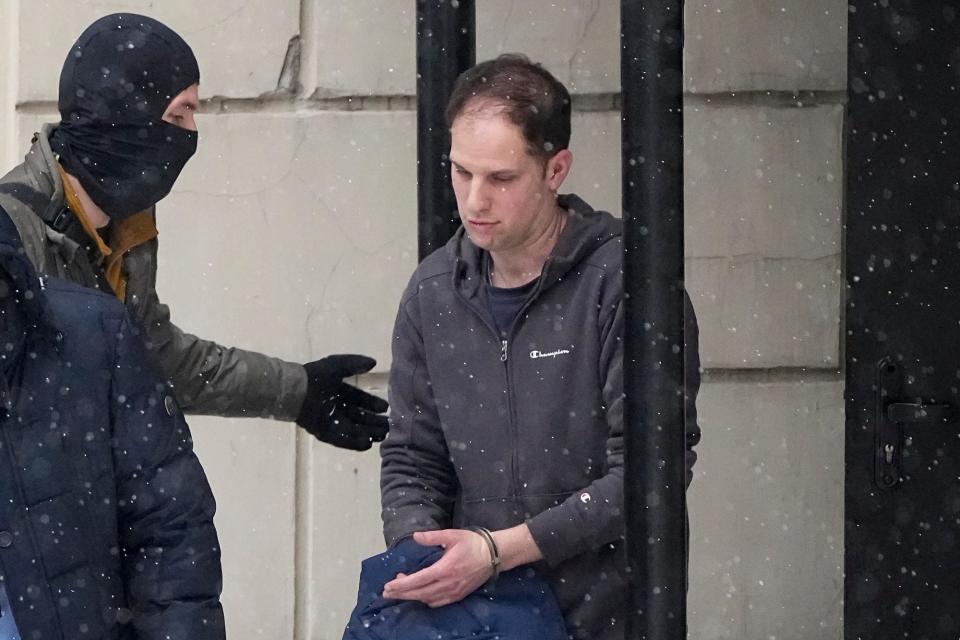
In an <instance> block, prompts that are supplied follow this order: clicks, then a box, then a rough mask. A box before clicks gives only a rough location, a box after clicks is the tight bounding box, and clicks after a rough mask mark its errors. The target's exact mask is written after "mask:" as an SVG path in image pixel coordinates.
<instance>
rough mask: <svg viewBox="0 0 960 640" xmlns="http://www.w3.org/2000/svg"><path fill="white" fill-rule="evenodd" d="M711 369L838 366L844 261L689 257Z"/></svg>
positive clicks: (703, 352)
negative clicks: (842, 263)
mask: <svg viewBox="0 0 960 640" xmlns="http://www.w3.org/2000/svg"><path fill="white" fill-rule="evenodd" d="M686 279H687V287H688V290H689V293H690V297H691V299H692V301H693V306H694V308H695V310H696V313H697V319H698V321H699V325H700V358H701V364H702V366H703V367H704V368H708V369H727V368H730V369H744V368H770V367H820V368H838V367H839V366H840V364H839V355H838V354H839V353H840V350H839V341H840V291H841V286H842V282H843V280H842V277H841V275H840V256H839V255H835V256H828V257H825V258H818V259H813V260H802V259H793V258H755V257H748V258H689V259H688V260H687V261H686Z"/></svg>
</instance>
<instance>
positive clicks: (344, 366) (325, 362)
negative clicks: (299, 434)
mask: <svg viewBox="0 0 960 640" xmlns="http://www.w3.org/2000/svg"><path fill="white" fill-rule="evenodd" d="M376 364H377V361H376V360H374V359H373V358H368V357H367V356H359V355H334V356H327V357H326V358H322V359H320V360H316V361H314V362H308V363H307V364H305V365H303V368H304V369H306V371H307V395H306V397H305V398H304V400H303V408H301V409H300V415H299V416H298V417H297V424H298V425H300V426H301V427H303V428H304V429H305V430H306V431H308V432H309V433H310V434H312V435H313V436H314V437H316V438H317V439H318V440H322V441H323V442H327V443H330V444H332V445H333V446H335V447H342V448H344V449H353V450H355V451H366V450H367V449H369V448H370V447H371V446H373V443H374V442H380V441H381V440H383V439H384V438H385V437H386V436H387V417H386V416H385V415H383V413H384V412H385V411H386V410H387V407H388V405H387V403H386V401H385V400H383V399H381V398H378V397H377V396H374V395H370V394H369V393H367V392H365V391H361V390H360V389H358V388H356V387H354V386H353V385H350V384H347V383H346V382H344V381H343V379H344V378H349V377H351V376H356V375H359V374H361V373H366V372H367V371H370V370H371V369H373V367H374V365H376Z"/></svg>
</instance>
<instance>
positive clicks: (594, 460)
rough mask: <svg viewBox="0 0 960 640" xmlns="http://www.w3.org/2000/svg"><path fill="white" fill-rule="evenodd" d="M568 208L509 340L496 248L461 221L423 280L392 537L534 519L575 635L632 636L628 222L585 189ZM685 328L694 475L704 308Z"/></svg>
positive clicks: (404, 381)
mask: <svg viewBox="0 0 960 640" xmlns="http://www.w3.org/2000/svg"><path fill="white" fill-rule="evenodd" d="M560 203H561V205H562V206H563V207H565V208H566V209H567V210H568V211H569V215H570V217H569V219H568V221H567V225H566V227H565V228H564V231H563V232H562V234H561V237H560V239H559V241H558V242H557V246H556V247H555V248H554V251H553V253H552V255H551V257H550V258H549V259H548V260H547V262H546V264H545V265H544V267H543V272H542V275H541V277H540V279H539V282H538V284H537V285H536V286H535V289H534V290H533V292H532V293H531V294H530V297H529V299H528V300H527V302H526V303H525V305H524V307H523V308H522V309H521V311H520V313H519V314H518V315H517V318H516V320H515V321H514V322H513V325H512V326H511V327H510V329H509V332H508V336H507V338H506V340H501V338H500V335H499V333H498V332H497V331H496V330H495V328H494V327H495V325H494V321H493V317H492V316H491V314H490V311H489V309H488V304H487V300H486V290H485V287H484V286H482V283H483V277H484V267H483V264H484V260H485V256H484V252H483V251H482V250H480V249H478V248H477V247H476V246H475V245H474V244H473V243H471V242H470V240H469V239H468V238H467V236H466V234H465V233H464V231H463V229H461V230H460V231H458V233H457V234H456V235H455V236H454V238H452V239H451V241H450V242H449V243H448V244H447V246H446V247H445V248H443V249H440V250H438V251H436V252H434V253H433V254H432V255H430V256H429V257H428V258H427V259H426V260H424V261H423V263H421V265H420V266H419V267H418V268H417V270H416V272H415V273H414V274H413V277H412V279H411V281H410V284H409V285H408V287H407V290H406V291H405V293H404V295H403V298H402V300H401V302H400V309H399V312H398V314H397V320H396V325H395V330H394V337H393V364H392V368H391V371H390V405H391V415H390V434H389V436H388V438H387V440H386V441H385V442H384V443H383V445H381V455H382V458H383V462H382V474H381V492H382V500H383V522H384V535H385V538H386V541H387V543H388V544H393V543H394V542H395V541H397V540H399V539H400V538H402V537H404V536H406V535H408V534H410V533H412V532H414V531H420V530H431V529H445V528H450V527H464V526H468V525H480V526H484V527H487V528H489V529H492V530H497V529H504V528H507V527H511V526H514V525H517V524H520V523H522V522H527V524H528V526H529V528H530V531H531V533H532V534H533V538H534V540H535V541H536V543H537V545H538V546H539V548H540V550H541V552H542V553H543V555H544V561H543V562H542V563H540V564H541V565H542V566H541V568H542V569H543V570H544V571H545V573H546V574H547V576H548V578H549V579H550V580H551V584H552V585H553V587H554V591H555V592H556V594H557V597H558V599H559V601H560V604H561V608H562V609H563V611H564V615H565V616H566V619H567V625H568V629H569V630H570V632H571V635H572V637H574V638H591V639H598V638H622V637H623V613H624V607H625V605H626V582H625V560H624V556H623V535H624V519H623V375H622V336H623V305H622V295H623V273H622V269H621V264H622V252H623V248H622V246H621V242H620V235H621V234H620V229H621V224H620V221H619V220H617V219H616V218H614V217H613V216H611V215H610V214H609V213H606V212H597V211H593V210H592V209H591V208H590V206H589V205H587V204H586V203H585V202H583V201H582V200H580V199H579V198H578V197H576V196H561V200H560ZM691 311H692V310H691ZM687 324H688V326H689V330H688V333H687V337H686V340H687V353H688V354H690V357H688V359H687V370H688V381H687V389H688V409H687V445H688V450H689V452H690V453H689V455H688V457H687V466H688V478H689V475H690V468H692V465H693V462H694V460H695V455H694V453H693V451H692V448H693V446H694V445H695V444H696V443H697V442H698V440H699V437H700V430H699V428H698V426H697V419H696V408H695V404H694V403H695V399H696V392H697V389H698V388H699V373H698V366H699V359H698V358H697V344H696V324H695V320H693V317H692V313H691V314H690V317H689V318H688V322H687Z"/></svg>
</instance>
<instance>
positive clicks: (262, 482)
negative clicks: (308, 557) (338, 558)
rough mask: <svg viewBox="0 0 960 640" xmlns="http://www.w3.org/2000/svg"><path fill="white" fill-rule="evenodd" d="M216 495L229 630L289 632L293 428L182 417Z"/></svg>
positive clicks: (250, 637) (237, 634)
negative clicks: (185, 420) (186, 421)
mask: <svg viewBox="0 0 960 640" xmlns="http://www.w3.org/2000/svg"><path fill="white" fill-rule="evenodd" d="M187 419H188V421H189V423H190V430H191V432H192V433H193V438H194V442H195V447H196V452H197V456H198V457H199V458H200V462H201V464H203V468H204V470H205V471H206V473H207V478H208V479H209V481H210V485H211V487H212V489H213V494H214V496H215V497H216V499H217V515H216V517H215V518H214V523H215V524H216V526H217V534H218V536H219V538H220V546H221V549H222V554H223V556H222V558H223V597H222V602H223V609H224V613H225V615H226V621H227V632H228V635H229V637H231V638H237V639H238V640H261V639H263V638H292V637H293V628H294V601H295V591H294V587H295V581H294V574H295V566H296V565H295V557H296V556H295V541H296V519H295V516H296V511H295V504H296V489H295V482H296V476H295V465H294V459H295V449H294V443H295V430H296V427H295V426H294V425H292V424H285V423H279V422H269V421H266V420H253V419H244V420H227V419H223V418H212V417H207V416H187Z"/></svg>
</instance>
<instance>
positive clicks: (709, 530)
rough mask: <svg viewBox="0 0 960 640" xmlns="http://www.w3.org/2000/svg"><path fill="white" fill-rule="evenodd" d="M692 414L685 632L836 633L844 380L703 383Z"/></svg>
mask: <svg viewBox="0 0 960 640" xmlns="http://www.w3.org/2000/svg"><path fill="white" fill-rule="evenodd" d="M698 407H699V413H700V416H701V426H702V428H703V440H702V442H701V444H700V446H699V451H700V459H699V461H698V463H697V466H696V468H695V470H696V477H695V478H694V481H693V484H692V485H691V488H690V492H689V494H688V496H689V508H690V525H691V556H690V598H689V603H690V604H689V620H690V622H689V626H690V636H691V637H693V638H699V639H700V640H721V639H724V640H726V639H737V640H739V639H741V638H776V639H777V640H810V639H811V638H822V639H827V638H832V639H836V638H840V637H842V634H843V632H842V623H841V614H842V606H841V597H842V595H843V477H844V471H843V470H844V466H843V465H844V459H843V445H844V431H843V385H842V383H841V382H840V381H839V380H838V381H837V382H806V383H803V382H800V381H798V380H791V381H785V382H779V383H747V382H717V383H708V384H706V385H704V387H703V390H702V391H701V395H700V400H699V403H698Z"/></svg>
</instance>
